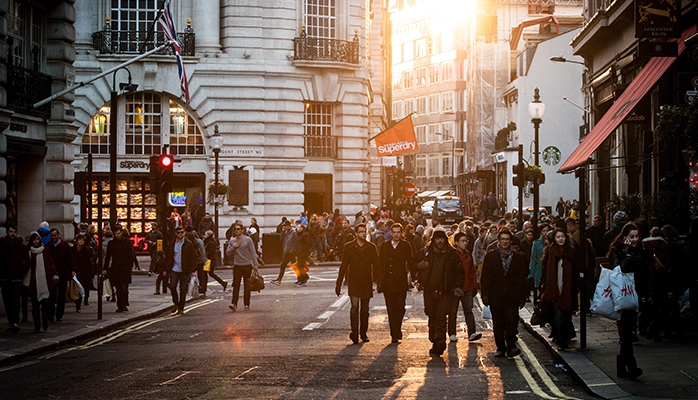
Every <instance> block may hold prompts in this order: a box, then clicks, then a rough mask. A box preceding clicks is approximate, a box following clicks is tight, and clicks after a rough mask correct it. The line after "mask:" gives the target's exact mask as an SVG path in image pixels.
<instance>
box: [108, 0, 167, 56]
mask: <svg viewBox="0 0 698 400" xmlns="http://www.w3.org/2000/svg"><path fill="white" fill-rule="evenodd" d="M111 3H112V6H111V29H112V32H114V31H116V37H115V38H113V39H112V40H114V41H115V42H116V43H114V44H113V45H114V46H116V50H117V52H119V53H125V52H138V51H140V46H141V43H140V40H139V35H138V33H147V32H148V30H149V29H150V27H151V25H152V24H153V21H155V17H156V16H157V14H158V11H159V7H158V3H161V2H159V1H156V0H111ZM155 25H156V26H155V28H154V29H156V30H157V31H159V30H160V25H159V24H155Z"/></svg>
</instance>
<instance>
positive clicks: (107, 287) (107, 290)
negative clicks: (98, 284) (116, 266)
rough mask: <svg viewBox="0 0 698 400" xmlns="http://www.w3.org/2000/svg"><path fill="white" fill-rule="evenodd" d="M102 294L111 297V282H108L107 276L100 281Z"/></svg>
mask: <svg viewBox="0 0 698 400" xmlns="http://www.w3.org/2000/svg"><path fill="white" fill-rule="evenodd" d="M102 294H103V295H105V296H107V297H111V296H112V294H113V293H112V292H111V282H109V278H106V279H104V280H103V281H102Z"/></svg>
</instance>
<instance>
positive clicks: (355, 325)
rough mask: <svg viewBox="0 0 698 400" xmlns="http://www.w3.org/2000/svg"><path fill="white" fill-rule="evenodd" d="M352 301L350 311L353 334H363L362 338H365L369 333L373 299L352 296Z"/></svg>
mask: <svg viewBox="0 0 698 400" xmlns="http://www.w3.org/2000/svg"><path fill="white" fill-rule="evenodd" d="M350 300H351V309H350V310H349V320H350V321H351V332H352V333H361V337H362V338H364V337H366V332H367V331H368V310H369V302H370V301H371V298H370V297H367V298H361V297H357V296H351V297H350ZM359 309H360V311H359Z"/></svg>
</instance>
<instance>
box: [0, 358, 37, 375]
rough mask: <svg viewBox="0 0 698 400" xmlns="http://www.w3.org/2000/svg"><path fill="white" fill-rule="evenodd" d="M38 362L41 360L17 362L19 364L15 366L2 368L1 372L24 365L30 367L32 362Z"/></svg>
mask: <svg viewBox="0 0 698 400" xmlns="http://www.w3.org/2000/svg"><path fill="white" fill-rule="evenodd" d="M38 362H39V361H38V360H36V361H26V362H23V363H19V364H17V365H13V366H10V367H5V368H0V372H5V371H11V370H13V369H19V368H22V367H28V366H30V365H32V364H36V363H38Z"/></svg>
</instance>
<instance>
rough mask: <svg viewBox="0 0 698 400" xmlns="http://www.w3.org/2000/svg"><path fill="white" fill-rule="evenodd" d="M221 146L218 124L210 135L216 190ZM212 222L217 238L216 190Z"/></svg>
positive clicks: (221, 140) (221, 138)
mask: <svg viewBox="0 0 698 400" xmlns="http://www.w3.org/2000/svg"><path fill="white" fill-rule="evenodd" d="M222 147H223V137H222V136H221V134H220V132H218V125H216V126H215V127H214V128H213V136H211V149H212V150H213V156H214V159H215V172H214V173H213V177H214V186H215V188H216V190H218V156H219V154H220V152H221V148H222ZM213 223H214V224H215V225H216V232H215V234H216V236H215V238H216V240H218V230H219V228H218V192H216V194H215V196H214V197H213Z"/></svg>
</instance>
